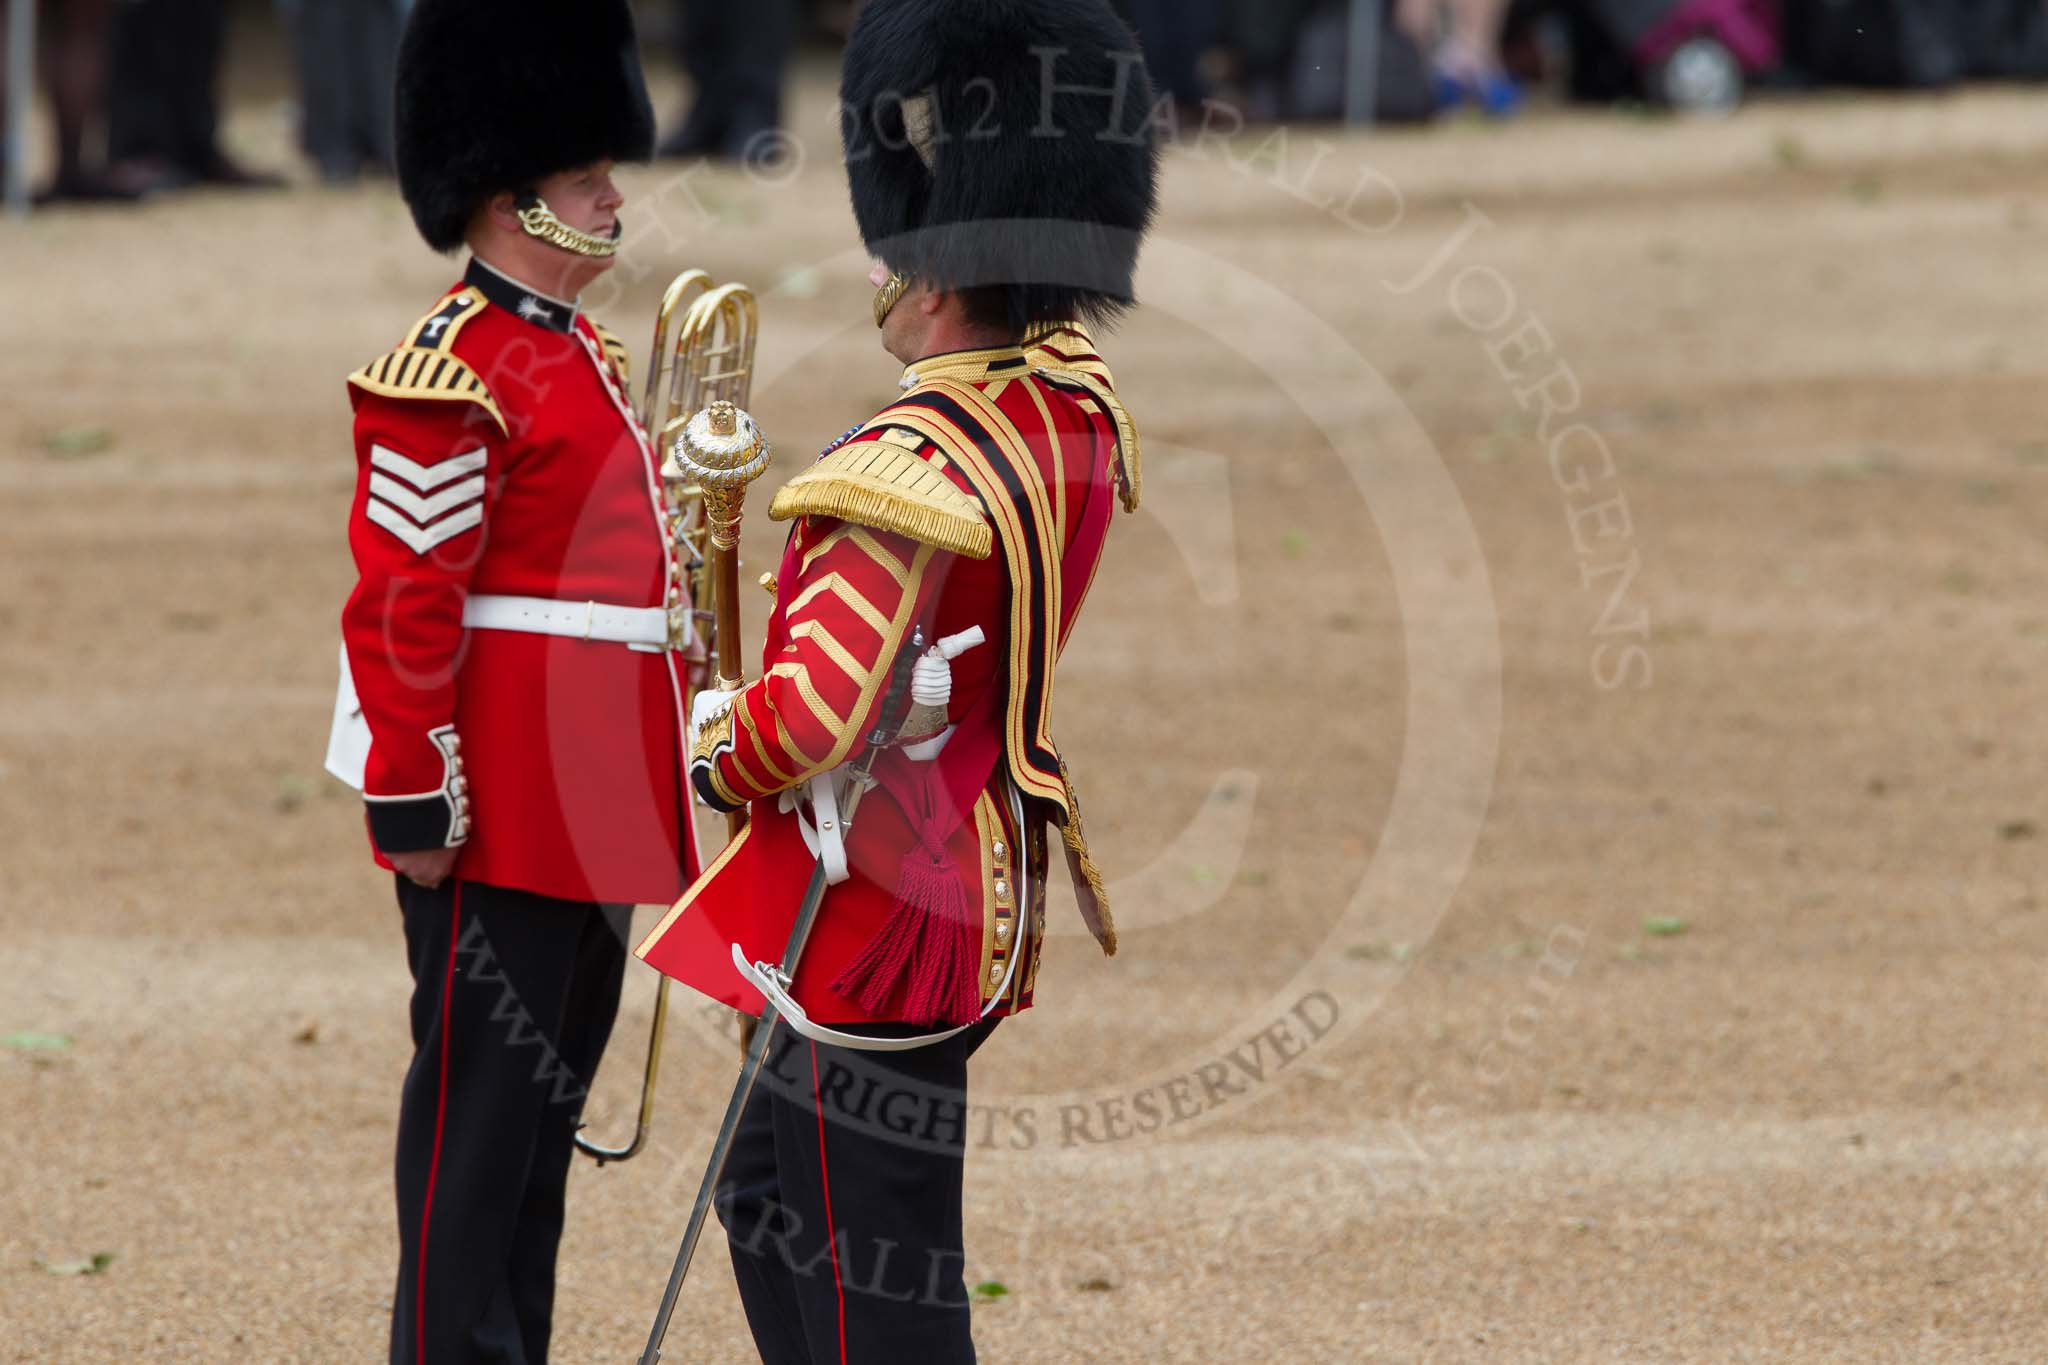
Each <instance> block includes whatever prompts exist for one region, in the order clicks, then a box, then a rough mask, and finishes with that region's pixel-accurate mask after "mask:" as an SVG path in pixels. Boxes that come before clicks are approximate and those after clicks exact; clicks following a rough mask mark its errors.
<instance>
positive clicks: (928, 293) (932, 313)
mask: <svg viewBox="0 0 2048 1365" xmlns="http://www.w3.org/2000/svg"><path fill="white" fill-rule="evenodd" d="M952 297H953V296H952V295H951V294H949V293H948V292H946V291H945V290H943V289H933V288H931V287H930V286H921V287H920V288H919V289H918V291H917V311H918V312H920V313H922V314H924V315H925V316H926V317H928V318H935V317H937V316H938V315H939V314H941V313H943V312H945V311H946V304H947V303H948V302H950V301H951V300H952Z"/></svg>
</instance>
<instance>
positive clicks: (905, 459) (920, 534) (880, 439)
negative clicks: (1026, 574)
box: [768, 431, 995, 559]
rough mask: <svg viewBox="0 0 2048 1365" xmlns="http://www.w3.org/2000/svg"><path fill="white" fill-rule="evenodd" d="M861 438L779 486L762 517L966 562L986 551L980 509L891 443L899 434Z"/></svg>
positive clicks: (905, 448)
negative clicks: (868, 535)
mask: <svg viewBox="0 0 2048 1365" xmlns="http://www.w3.org/2000/svg"><path fill="white" fill-rule="evenodd" d="M861 435H862V439H858V440H855V441H852V442H849V443H848V444H846V445H843V446H841V447H840V448H839V449H837V450H835V451H833V452H832V453H831V454H830V455H827V456H826V457H825V458H824V459H822V460H820V461H818V462H817V463H816V464H814V465H812V466H811V467H810V468H809V469H807V470H805V471H804V472H803V473H801V474H799V475H797V476H796V477H795V478H794V479H791V480H790V481H789V482H788V483H786V484H784V485H783V486H782V490H781V491H780V492H778V493H777V494H776V495H775V501H774V502H773V503H772V504H770V506H769V508H768V515H769V517H771V518H772V519H774V520H776V521H793V520H795V519H796V518H797V517H835V518H837V519H838V520H840V521H850V522H853V523H855V524H856V525H860V526H871V527H873V528H875V529H876V530H879V531H894V532H895V533H896V534H898V535H901V536H908V537H909V538H910V539H912V540H914V541H917V542H918V543H919V544H921V545H930V546H934V547H936V548H938V549H941V550H946V551H949V552H951V553H953V554H958V555H966V556H967V557H968V558H969V559H987V558H988V557H989V555H990V554H991V553H993V552H994V550H995V533H994V531H992V530H991V529H990V527H989V524H988V517H987V515H986V514H984V513H983V512H982V510H981V505H980V504H979V503H977V502H976V501H975V500H974V499H973V498H971V497H969V496H968V495H967V494H965V493H963V492H961V491H960V490H959V489H958V488H957V487H955V486H954V484H953V481H952V480H951V479H949V478H947V477H946V476H945V474H944V473H943V472H942V471H941V470H939V469H938V467H937V466H935V465H933V464H932V463H930V462H929V461H927V460H926V459H925V458H924V457H923V456H921V455H919V454H918V453H917V452H916V450H914V449H911V448H909V446H910V442H907V441H900V440H898V439H894V438H896V437H899V436H900V435H902V433H897V432H893V431H874V432H863V433H862V434H861ZM869 437H872V439H867V438H869Z"/></svg>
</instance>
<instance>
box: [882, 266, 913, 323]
mask: <svg viewBox="0 0 2048 1365" xmlns="http://www.w3.org/2000/svg"><path fill="white" fill-rule="evenodd" d="M909 292H910V277H909V276H907V275H891V276H890V277H889V282H888V283H887V284H885V285H883V286H882V287H881V288H880V289H878V290H876V291H875V326H877V327H880V326H882V325H883V324H884V323H886V322H888V320H889V314H891V313H893V312H895V311H896V305H897V304H899V303H901V302H903V296H904V295H905V294H907V293H909Z"/></svg>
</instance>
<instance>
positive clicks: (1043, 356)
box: [1024, 322, 1145, 512]
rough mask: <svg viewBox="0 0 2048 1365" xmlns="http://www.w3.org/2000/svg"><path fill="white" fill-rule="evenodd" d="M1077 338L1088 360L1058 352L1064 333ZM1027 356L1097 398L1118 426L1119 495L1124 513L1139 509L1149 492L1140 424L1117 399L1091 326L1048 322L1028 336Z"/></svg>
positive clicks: (1107, 367) (1037, 326)
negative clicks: (1096, 345)
mask: <svg viewBox="0 0 2048 1365" xmlns="http://www.w3.org/2000/svg"><path fill="white" fill-rule="evenodd" d="M1062 333H1065V334H1067V335H1068V336H1070V337H1072V338H1073V342H1070V343H1069V344H1068V349H1072V347H1073V343H1079V345H1080V346H1081V347H1082V348H1084V349H1085V350H1086V351H1087V352H1088V358H1087V359H1081V358H1078V357H1069V356H1067V355H1063V354H1062V353H1061V351H1060V350H1059V349H1058V344H1057V343H1058V342H1059V340H1060V337H1061V334H1062ZM1024 354H1025V356H1026V358H1028V359H1029V360H1030V361H1031V363H1032V365H1033V366H1035V367H1037V368H1040V369H1047V370H1051V371H1052V372H1053V373H1055V374H1057V375H1059V376H1060V377H1061V378H1063V379H1071V380H1073V381H1074V382H1075V383H1077V384H1080V385H1081V386H1082V387H1084V388H1086V389H1087V390H1088V391H1089V392H1090V393H1092V394H1094V395H1095V401H1096V402H1098V403H1100V404H1101V405H1102V409H1103V411H1104V412H1107V413H1108V414H1109V416H1110V420H1112V421H1113V422H1115V423H1116V432H1117V484H1118V489H1117V491H1118V494H1119V495H1120V496H1121V497H1122V499H1123V504H1124V511H1126V512H1135V511H1137V510H1138V500H1139V498H1141V497H1142V496H1143V495H1144V491H1145V470H1144V466H1143V464H1142V462H1141V461H1140V459H1139V450H1138V424H1137V423H1136V422H1134V421H1132V420H1131V414H1130V413H1129V411H1127V410H1126V409H1125V407H1124V405H1123V400H1121V399H1119V398H1118V397H1117V396H1116V380H1115V379H1113V378H1112V377H1111V376H1110V372H1109V363H1108V362H1107V361H1105V360H1103V359H1102V357H1101V353H1100V352H1099V351H1097V350H1096V348H1095V338H1094V336H1093V335H1092V334H1090V332H1089V331H1088V329H1087V327H1085V326H1083V325H1082V324H1081V323H1079V322H1045V323H1039V324H1037V325H1036V326H1034V327H1032V328H1031V329H1030V330H1029V331H1027V332H1026V333H1025V334H1024Z"/></svg>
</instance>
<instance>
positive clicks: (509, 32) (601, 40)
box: [395, 0, 654, 251]
mask: <svg viewBox="0 0 2048 1365" xmlns="http://www.w3.org/2000/svg"><path fill="white" fill-rule="evenodd" d="M395 133H396V142H397V150H398V189H399V193H401V194H403V195H404V196H405V202H406V206H407V207H408V208H410V209H411V210H412V218H413V222H415V223H417V224H418V225H419V229H420V235H421V236H422V237H424V238H426V239H427V244H428V245H429V246H431V247H433V248H434V249H435V250H436V251H451V250H453V249H454V248H456V247H458V246H460V245H462V239H463V235H464V234H465V233H466V232H467V231H468V229H469V220H470V216H471V215H472V214H473V213H475V211H476V208H477V205H479V204H481V203H482V202H483V201H484V200H485V199H487V198H489V197H490V196H491V195H493V194H499V193H502V192H504V191H507V190H512V191H517V190H523V189H526V188H529V187H530V186H532V185H533V183H534V182H535V181H538V180H541V179H543V178H544V177H546V176H550V175H554V174H556V173H558V172H561V171H567V170H574V169H575V168H576V167H578V166H587V165H589V164H590V163H591V162H593V161H605V160H611V161H645V160H647V159H648V158H649V157H650V156H651V155H653V152H654V107H653V106H652V105H651V104H649V103H648V100H647V78H646V76H645V75H644V74H643V73H642V72H641V70H640V51H639V46H638V42H637V40H636V38H635V35H634V31H633V10H632V6H631V5H630V4H628V3H627V0H574V3H570V0H418V2H417V3H416V4H415V5H414V6H413V10H412V17H411V18H410V19H409V20H408V21H407V23H406V26H405V37H404V40H403V41H402V42H401V43H400V45H399V49H398V106H397V121H396V127H395Z"/></svg>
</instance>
